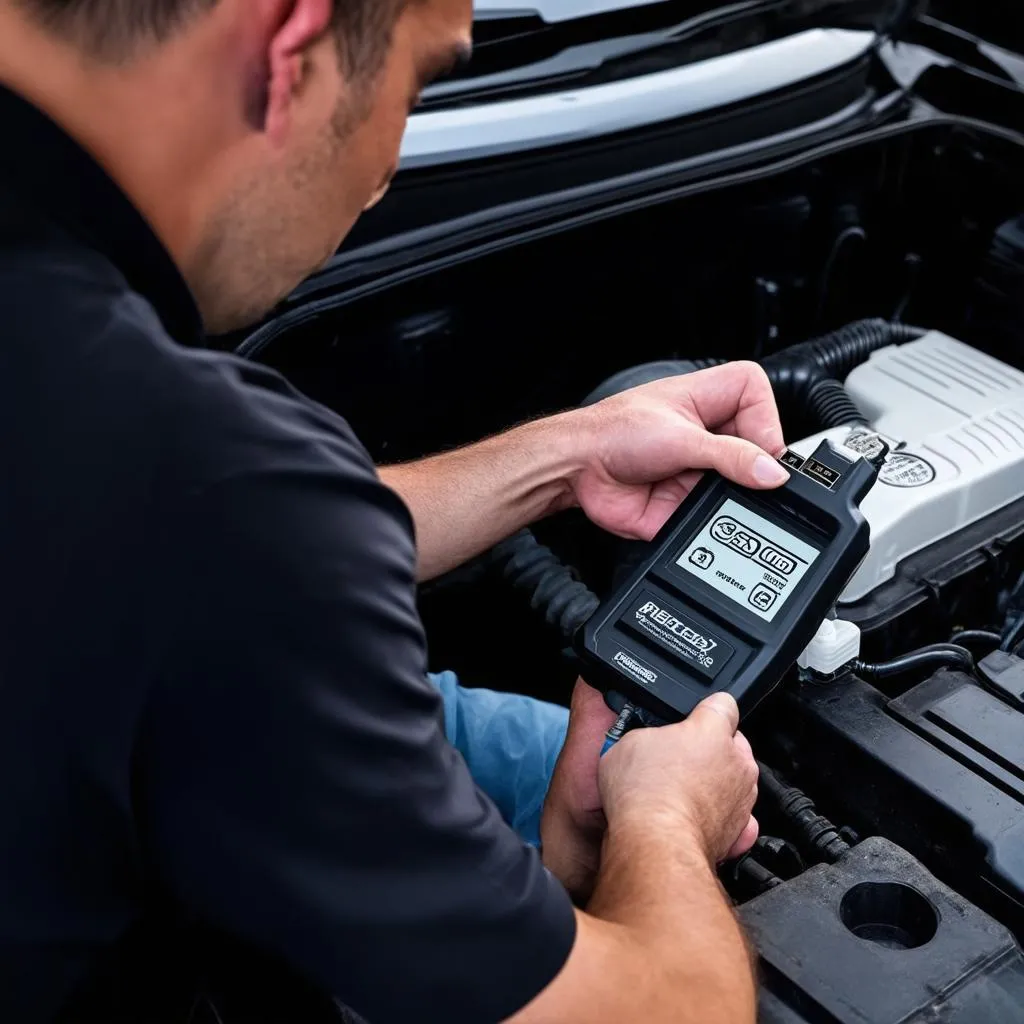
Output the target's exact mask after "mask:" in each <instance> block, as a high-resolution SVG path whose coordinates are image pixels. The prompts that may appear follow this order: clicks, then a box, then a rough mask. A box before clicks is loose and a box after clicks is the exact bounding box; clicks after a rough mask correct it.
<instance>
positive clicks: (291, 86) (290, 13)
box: [263, 0, 335, 141]
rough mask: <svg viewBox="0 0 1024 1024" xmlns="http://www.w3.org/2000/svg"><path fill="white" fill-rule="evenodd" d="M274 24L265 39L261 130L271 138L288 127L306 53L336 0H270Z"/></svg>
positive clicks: (328, 20) (328, 23)
mask: <svg viewBox="0 0 1024 1024" xmlns="http://www.w3.org/2000/svg"><path fill="white" fill-rule="evenodd" d="M270 2H271V4H272V6H273V7H274V8H275V11H274V14H275V25H276V27H274V28H273V29H272V35H271V36H270V38H269V39H268V41H267V44H266V48H267V49H266V52H267V96H266V111H265V116H264V119H263V123H264V131H265V132H266V133H267V135H268V136H270V138H271V140H272V141H276V140H280V139H282V138H283V137H284V136H285V135H286V134H287V131H288V127H289V123H290V121H291V118H292V115H293V109H294V102H295V96H296V93H297V92H298V90H299V88H300V87H301V85H302V80H303V74H304V72H305V70H306V55H307V54H308V52H309V50H310V48H311V47H312V46H313V45H314V44H315V43H317V42H318V41H319V40H320V39H322V38H323V36H324V33H326V32H327V31H328V30H329V29H330V27H331V22H332V20H333V17H334V4H335V0H270Z"/></svg>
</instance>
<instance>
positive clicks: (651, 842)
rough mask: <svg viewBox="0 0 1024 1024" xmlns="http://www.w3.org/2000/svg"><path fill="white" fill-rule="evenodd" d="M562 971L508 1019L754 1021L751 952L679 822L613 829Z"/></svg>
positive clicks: (515, 1022)
mask: <svg viewBox="0 0 1024 1024" xmlns="http://www.w3.org/2000/svg"><path fill="white" fill-rule="evenodd" d="M577 920H578V933H577V939H576V948H575V949H574V951H573V954H572V956H570V958H569V961H568V963H567V964H566V966H565V968H564V969H563V971H562V974H561V975H559V977H558V978H557V979H556V980H555V982H554V983H553V984H552V985H551V986H550V987H549V988H548V989H546V990H545V991H544V992H543V993H542V994H541V995H540V996H539V997H538V998H537V999H536V1000H535V1001H534V1002H533V1003H531V1004H530V1005H529V1006H527V1007H525V1008H524V1009H523V1010H522V1011H520V1013H518V1014H516V1015H515V1016H514V1017H513V1018H511V1020H510V1021H509V1022H507V1024H565V1022H566V1021H586V1022H587V1024H615V1022H618V1021H622V1020H638V1021H640V1020H642V1021H644V1022H645V1024H754V1020H755V1016H756V1003H757V990H756V985H755V983H754V971H753V964H752V958H751V951H750V948H749V946H748V945H747V942H746V940H745V938H744V935H743V932H742V930H741V929H740V926H739V923H738V921H737V920H736V917H735V915H734V914H733V912H732V908H731V907H730V906H729V903H728V900H727V897H726V895H725V893H724V892H723V891H722V888H721V886H720V885H719V883H718V879H717V877H716V876H715V872H714V870H713V868H712V867H711V865H710V864H709V862H708V859H707V857H706V856H705V855H704V853H703V851H702V850H701V849H700V847H699V845H698V844H697V843H696V842H695V841H694V839H693V837H692V836H690V835H687V834H686V833H684V832H682V831H681V830H680V829H679V828H678V827H676V825H675V824H669V825H668V826H667V827H663V826H662V825H661V824H659V823H656V822H649V823H646V824H645V825H644V826H642V827H641V828H636V829H633V830H631V831H627V830H625V829H619V830H616V829H615V828H612V829H611V830H610V831H609V833H608V835H607V838H606V842H605V847H604V853H603V857H602V863H601V870H600V875H599V878H598V884H597V888H596V890H595V892H594V896H593V898H592V899H591V900H590V903H589V905H588V907H587V910H586V912H585V913H581V914H579V915H578V918H577Z"/></svg>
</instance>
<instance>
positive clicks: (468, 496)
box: [380, 415, 586, 580]
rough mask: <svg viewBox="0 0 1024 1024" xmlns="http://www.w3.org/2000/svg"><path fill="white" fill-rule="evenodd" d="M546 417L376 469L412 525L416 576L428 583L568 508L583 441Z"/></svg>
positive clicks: (568, 420)
mask: <svg viewBox="0 0 1024 1024" xmlns="http://www.w3.org/2000/svg"><path fill="white" fill-rule="evenodd" d="M577 422H578V421H577V420H576V419H575V418H574V417H572V416H571V415H568V416H566V415H563V416H553V417H551V418H549V419H545V420H538V421H537V422H534V423H529V424H526V425H525V426H522V427H517V428H516V429H515V430H511V431H509V432H508V433H505V434H501V435H499V436H497V437H493V438H490V439H489V440H487V441H482V442H480V443H479V444H475V445H471V446H470V447H468V448H461V449H459V450H457V451H453V452H448V453H446V454H444V455H437V456H434V457H433V458H429V459H423V460H422V461H420V462H413V463H408V464H406V465H400V466H387V467H384V468H382V469H381V470H380V476H381V479H382V480H383V482H384V483H385V484H386V485H387V486H389V487H390V488H392V489H393V490H394V491H396V492H397V493H398V494H399V495H400V496H401V498H402V499H403V500H404V501H405V503H406V505H408V507H409V509H410V511H411V512H412V516H413V519H414V521H415V523H416V535H417V542H418V548H419V553H420V563H419V577H420V579H421V580H426V579H432V578H433V577H435V576H439V575H441V574H442V573H444V572H447V571H449V570H450V569H454V568H455V567H457V566H459V565H461V564H462V563H464V562H466V561H468V560H469V559H471V558H473V557H475V556H476V555H478V554H480V553H482V552H483V551H486V550H487V549H488V548H490V547H492V546H493V545H494V544H496V543H498V541H500V540H503V539H504V538H505V537H508V536H510V535H511V534H513V533H515V532H516V530H518V529H521V528H522V527H523V526H526V525H528V524H529V523H532V522H535V521H536V520H538V519H541V518H543V517H544V516H546V515H548V514H550V513H551V512H554V511H557V510H559V509H560V508H564V507H566V506H567V505H568V504H570V503H571V500H572V498H571V495H572V492H571V488H570V486H569V484H568V481H569V480H570V479H571V478H572V475H573V473H575V472H576V471H577V470H578V468H579V466H580V462H581V459H580V453H581V452H582V451H584V450H585V444H586V439H585V438H583V437H581V436H580V430H581V429H582V428H579V427H578V426H577Z"/></svg>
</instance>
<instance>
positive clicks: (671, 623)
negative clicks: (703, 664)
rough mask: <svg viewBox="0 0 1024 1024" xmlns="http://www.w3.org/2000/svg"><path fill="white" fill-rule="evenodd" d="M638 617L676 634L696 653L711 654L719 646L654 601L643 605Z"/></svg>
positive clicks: (637, 614) (638, 610)
mask: <svg viewBox="0 0 1024 1024" xmlns="http://www.w3.org/2000/svg"><path fill="white" fill-rule="evenodd" d="M636 617H637V618H638V619H644V618H648V619H650V620H651V621H652V622H656V623H658V625H659V626H661V627H662V628H663V629H667V630H668V631H669V632H670V633H674V634H675V635H676V636H677V637H679V639H680V640H682V641H683V643H684V644H686V645H687V646H688V647H692V648H693V649H694V650H695V651H699V652H700V653H701V654H709V653H710V652H711V651H713V650H714V649H715V648H716V647H717V646H718V644H717V643H716V642H715V641H714V640H712V639H711V638H710V637H707V636H704V634H703V633H700V632H698V631H697V630H696V629H694V628H693V627H692V626H688V625H687V624H686V623H685V622H683V621H682V620H681V619H678V618H676V616H675V615H673V614H672V613H671V612H667V611H665V609H664V608H660V607H659V606H658V605H656V604H655V603H654V602H653V601H648V602H647V603H646V604H642V605H641V606H640V608H639V609H637V613H636Z"/></svg>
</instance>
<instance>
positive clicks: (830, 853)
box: [757, 761, 850, 863]
mask: <svg viewBox="0 0 1024 1024" xmlns="http://www.w3.org/2000/svg"><path fill="white" fill-rule="evenodd" d="M757 768H758V771H759V772H760V780H759V784H760V789H761V792H762V793H764V795H765V796H767V797H768V798H769V799H770V800H772V802H773V803H775V804H776V806H777V807H778V809H779V811H780V812H781V813H782V815H783V817H785V818H786V819H787V820H788V821H789V822H790V823H791V824H792V825H793V826H794V827H795V828H796V830H797V832H798V834H799V835H800V837H801V838H802V839H803V841H804V843H805V844H806V845H807V846H809V847H810V848H811V849H812V850H814V851H815V852H816V853H818V854H820V855H821V856H822V857H823V858H824V859H825V860H827V861H828V862H829V863H834V862H835V861H837V860H839V858H840V857H842V856H843V854H844V853H848V852H849V850H850V844H849V843H848V842H847V841H846V840H845V839H844V838H843V837H842V836H841V835H840V834H839V829H837V828H836V826H835V825H833V824H832V822H831V821H829V820H828V818H825V817H822V815H820V814H818V812H817V811H816V810H815V807H814V801H813V800H811V798H810V797H809V796H808V795H807V794H806V793H804V792H803V791H802V790H799V789H797V788H796V787H795V786H790V785H788V784H787V783H785V782H783V781H782V779H780V778H779V777H778V776H777V775H776V774H775V772H773V771H772V770H771V768H769V767H768V766H767V765H766V764H763V763H762V762H761V761H758V762H757Z"/></svg>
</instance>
